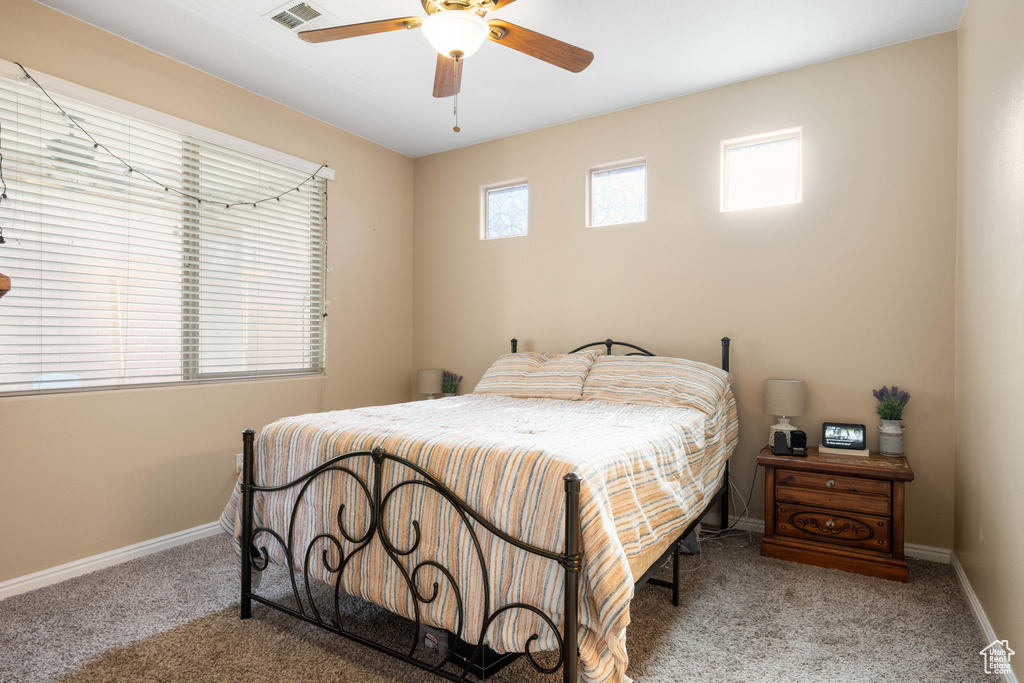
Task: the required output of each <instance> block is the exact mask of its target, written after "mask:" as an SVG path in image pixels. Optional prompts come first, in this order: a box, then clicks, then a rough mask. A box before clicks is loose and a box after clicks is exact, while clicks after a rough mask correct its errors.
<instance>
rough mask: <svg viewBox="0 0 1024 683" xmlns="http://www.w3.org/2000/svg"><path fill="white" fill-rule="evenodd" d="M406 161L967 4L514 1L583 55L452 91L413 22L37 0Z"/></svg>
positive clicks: (935, 0)
mask: <svg viewBox="0 0 1024 683" xmlns="http://www.w3.org/2000/svg"><path fill="white" fill-rule="evenodd" d="M40 1H41V2H42V3H43V4H45V5H47V6H49V7H53V8H54V9H57V10H60V11H61V12H64V13H66V14H70V15H71V16H74V17H77V18H79V19H82V20H84V21H86V22H88V23H90V24H93V25H94V26H98V27H100V28H102V29H104V30H106V31H110V32H111V33H115V34H117V35H119V36H122V37H124V38H127V39H128V40H131V41H133V42H135V43H138V44H140V45H143V46H145V47H147V48H150V49H152V50H155V51H157V52H159V53H161V54H164V55H167V56H168V57H172V58H174V59H176V60H178V61H181V62H184V63H185V64H189V65H191V66H193V67H196V68H197V69H201V70H202V71H205V72H207V73H209V74H212V75H214V76H217V77H219V78H222V79H224V80H226V81H229V82H231V83H234V84H236V85H239V86H242V87H243V88H247V89H248V90H251V91H253V92H256V93H259V94H260V95H263V96H265V97H268V98H270V99H272V100H275V101H277V102H281V103H283V104H286V105H288V106H290V107H292V108H294V109H297V110H299V111H301V112H304V113H306V114H309V115H311V116H315V117H316V118H318V119H321V120H323V121H326V122H328V123H331V124H333V125H335V126H338V127H339V128H343V129H345V130H348V131H351V132H353V133H356V134H357V135H361V136H363V137H365V138H368V139H370V140H373V141H374V142H377V143H380V144H382V145H385V146H387V147H390V148H391V149H394V150H397V151H399V152H402V153H404V154H407V155H409V156H413V157H416V156H422V155H424V154H431V153H434V152H440V151H443V150H448V149H454V148H456V147H463V146H466V145H471V144H475V143H478V142H482V141H484V140H491V139H494V138H499V137H504V136H506V135H512V134H514V133H521V132H523V131H528V130H533V129H536V128H543V127H545V126H550V125H554V124H557V123H563V122H566V121H572V120H575V119H580V118H585V117H588V116H593V115H596V114H601V113H605V112H609V111H615V110H617V109H623V108H626V107H632V106H635V105H638V104H643V103H646V102H654V101H657V100H662V99H666V98H669V97H675V96H678V95H683V94H686V93H690V92H695V91H698V90H705V89H708V88H714V87H717V86H721V85H725V84H728V83H735V82H737V81H742V80H747V79H750V78H756V77H758V76H763V75H765V74H770V73H774V72H777V71H784V70H786V69H792V68H795V67H799V66H804V65H807V64H813V63H816V62H821V61H825V60H828V59H834V58H836V57H842V56H844V55H850V54H854V53H857V52H863V51H865V50H871V49H874V48H878V47H883V46H886V45H892V44H895V43H900V42H903V41H907V40H912V39H914V38H921V37H924V36H928V35H932V34H935V33H942V32H944V31H951V30H953V29H955V28H956V27H957V25H958V24H959V21H960V17H961V15H962V14H963V10H964V7H965V5H966V4H967V0H674V1H673V2H645V1H641V0H586V1H584V0H557V1H556V0H518V2H515V3H514V4H512V5H510V6H508V7H506V8H504V9H502V10H499V11H498V12H496V13H494V14H493V15H489V16H495V17H500V18H502V19H505V20H507V21H510V22H512V23H515V24H519V25H521V26H524V27H526V28H530V29H533V30H535V31H539V32H541V33H546V34H548V35H550V36H552V37H555V38H558V39H560V40H564V41H566V42H569V43H572V44H575V45H579V46H580V47H583V48H586V49H588V50H590V51H592V52H593V53H594V54H595V55H596V57H595V59H594V63H593V64H592V65H591V66H590V67H589V68H588V69H587V70H586V71H584V72H583V73H580V74H571V73H569V72H567V71H563V70H562V69H559V68H556V67H553V66H551V65H549V64H546V63H544V62H540V61H538V60H535V59H532V58H530V57H527V56H526V55H523V54H520V53H518V52H515V51H513V50H510V49H508V48H505V47H502V46H500V45H497V44H494V43H489V42H488V43H485V44H484V45H483V46H482V47H481V48H480V51H479V52H478V53H477V54H475V55H473V56H471V57H469V58H468V59H467V60H466V66H465V72H464V75H463V82H462V93H461V94H460V95H459V124H460V126H461V127H462V132H461V133H455V132H453V131H452V125H453V119H452V101H451V99H450V98H449V99H434V98H433V97H432V96H431V89H432V86H433V77H434V54H435V53H434V52H433V50H432V49H431V47H430V45H429V44H428V43H427V41H426V40H425V39H424V38H423V36H422V35H421V33H420V32H419V31H396V32H393V33H384V34H379V35H374V36H366V37H362V38H354V39H350V40H343V41H338V42H334V43H323V44H319V45H312V44H307V43H305V42H303V41H301V40H300V39H299V38H298V37H296V36H295V35H294V34H292V33H290V32H289V31H287V30H286V29H284V28H282V27H280V26H278V25H277V24H275V23H273V22H271V21H270V20H268V19H264V18H263V15H264V14H266V13H267V12H269V11H270V10H272V9H275V8H276V7H278V6H279V5H281V4H283V2H284V0H89V1H88V2H83V1H82V0H40ZM313 2H314V4H316V5H318V6H319V7H321V8H323V9H325V10H327V11H328V12H330V13H332V14H333V15H334V16H335V17H337V18H338V19H339V20H340V21H341V23H345V24H348V23H358V22H363V21H373V20H377V19H389V18H393V17H402V16H410V15H418V16H422V15H424V12H423V9H422V6H421V5H420V3H419V0H370V1H369V2H367V1H366V0H313Z"/></svg>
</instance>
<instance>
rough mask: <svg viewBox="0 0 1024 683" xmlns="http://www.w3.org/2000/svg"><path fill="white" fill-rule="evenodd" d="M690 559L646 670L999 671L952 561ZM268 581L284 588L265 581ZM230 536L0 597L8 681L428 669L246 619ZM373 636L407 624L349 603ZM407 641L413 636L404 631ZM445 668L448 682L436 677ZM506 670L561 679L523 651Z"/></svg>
mask: <svg viewBox="0 0 1024 683" xmlns="http://www.w3.org/2000/svg"><path fill="white" fill-rule="evenodd" d="M703 551H704V552H703V554H702V555H700V556H695V557H684V564H683V566H684V568H685V569H687V570H689V572H688V573H687V574H686V575H685V581H684V589H683V594H682V604H681V606H680V607H678V608H674V607H672V605H671V602H670V599H669V598H670V594H669V593H668V592H667V591H664V590H662V589H657V588H653V587H648V588H645V589H643V590H642V591H640V592H639V594H638V595H637V597H636V599H635V601H634V603H633V609H632V615H633V617H632V618H633V623H632V624H631V626H630V629H629V636H628V638H629V640H628V647H629V653H630V675H631V676H633V677H634V678H635V679H636V680H637V681H744V682H753V681H799V682H812V681H821V682H828V683H836V682H837V681H850V682H857V681H865V682H867V681H872V682H874V681H991V679H992V677H991V676H985V674H984V673H983V671H982V666H981V658H980V657H979V656H978V651H979V650H980V649H981V648H982V647H983V646H984V645H985V643H984V642H983V640H982V634H981V632H980V630H979V629H978V627H977V626H976V624H975V623H974V621H973V619H972V617H971V615H970V612H969V611H968V607H967V604H966V602H965V600H964V599H963V597H962V595H961V593H960V589H959V586H958V585H957V583H956V579H955V576H954V574H953V571H952V570H951V568H950V567H948V566H945V565H939V564H934V563H929V562H920V561H912V562H911V569H910V571H911V582H910V583H909V584H906V585H904V584H897V583H892V582H888V581H883V580H880V579H871V578H867V577H862V576H856V575H853V574H846V573H843V572H839V571H834V570H826V569H819V568H816V567H808V566H804V565H799V564H794V563H788V562H782V561H779V560H771V559H766V558H762V557H761V556H760V555H759V554H758V550H757V538H756V537H755V538H754V543H753V544H750V543H749V542H748V541H747V540H746V538H745V537H744V538H733V539H729V540H728V541H726V542H714V543H704V544H703ZM264 588H265V589H266V590H269V591H272V592H280V591H282V590H285V587H284V586H283V585H282V584H280V583H275V582H268V584H267V585H265V586H264ZM236 589H237V578H236V575H235V567H234V562H233V556H232V553H231V547H230V544H229V542H228V539H227V538H226V537H223V536H219V537H215V538H211V539H206V540H203V541H198V542H196V543H192V544H189V545H188V546H182V547H180V548H175V549H173V550H169V551H166V552H164V553H160V554H158V555H153V556H150V557H147V558H143V559H141V560H136V561H133V562H130V563H127V564H124V565H120V566H117V567H113V568H110V569H106V570H103V571H100V572H96V573H94V574H90V575H88V576H84V577H80V578H78V579H73V580H71V581H68V582H65V583H64V584H59V585H57V586H51V587H48V588H44V589H41V590H38V591H35V592H33V593H29V594H25V595H20V596H16V597H13V598H9V599H7V600H5V601H2V602H0V681H3V682H4V683H8V682H10V683H13V682H14V681H53V680H64V681H73V682H75V683H78V682H84V681H90V682H92V681H96V682H100V683H103V682H106V681H110V682H113V681H118V682H120V681H168V682H170V681H176V682H179V681H213V682H216V681H241V680H251V681H275V682H280V683H289V682H292V681H294V682H296V683H318V682H320V681H339V682H340V681H368V682H376V681H423V680H427V679H428V677H427V676H426V675H425V674H424V673H423V672H421V671H420V670H418V669H415V668H413V667H410V666H408V665H406V664H404V663H401V662H398V661H395V660H391V659H389V658H387V657H384V656H382V655H380V654H378V653H376V652H374V651H373V650H370V649H368V648H365V647H362V646H360V645H358V644H356V643H352V642H350V641H347V640H343V639H339V638H337V637H335V636H333V635H332V634H329V633H325V632H322V631H319V630H318V629H316V628H313V627H310V626H306V625H305V624H302V623H299V622H297V621H294V620H291V619H290V618H288V617H287V616H286V615H283V614H280V613H278V612H276V611H273V610H269V609H267V608H263V607H257V608H256V609H255V610H254V616H253V618H252V619H250V620H248V621H244V622H243V621H241V620H239V619H238V616H237V602H236V597H235V592H236ZM344 609H345V612H346V615H347V619H348V620H349V621H350V622H351V623H354V624H357V625H359V627H360V628H363V629H365V630H366V632H367V633H378V634H381V635H383V634H384V633H387V632H388V628H389V627H398V628H400V629H403V630H401V631H400V632H401V634H402V638H408V637H409V636H408V627H407V626H405V625H404V623H403V622H399V620H397V619H396V618H394V617H390V616H389V615H388V614H387V613H384V612H383V611H382V610H379V609H377V608H375V607H373V606H368V605H365V604H363V603H359V602H357V601H350V602H346V604H345V607H344ZM404 642H408V640H406V641H404ZM436 680H439V679H436ZM491 680H495V681H506V682H507V681H535V680H536V681H540V680H547V681H558V680H560V679H559V678H557V677H542V676H539V675H537V674H536V673H535V672H534V671H533V670H532V669H531V668H530V667H529V665H528V664H527V663H526V662H525V661H524V660H519V661H518V662H516V663H515V664H514V665H512V666H511V667H509V668H508V669H506V670H505V671H503V672H501V674H499V675H498V676H497V677H495V678H493V679H491Z"/></svg>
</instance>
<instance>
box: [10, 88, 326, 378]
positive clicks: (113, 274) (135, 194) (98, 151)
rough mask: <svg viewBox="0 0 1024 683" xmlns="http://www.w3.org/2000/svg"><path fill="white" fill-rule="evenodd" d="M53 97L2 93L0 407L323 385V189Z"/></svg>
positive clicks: (32, 91)
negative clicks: (4, 283)
mask: <svg viewBox="0 0 1024 683" xmlns="http://www.w3.org/2000/svg"><path fill="white" fill-rule="evenodd" d="M53 97H54V99H55V100H56V101H57V102H58V103H59V104H60V105H61V107H63V108H64V110H65V111H66V112H67V113H68V116H67V117H65V116H64V115H62V114H61V113H60V112H59V111H58V110H57V108H56V107H54V105H53V104H52V103H51V102H49V100H47V99H46V97H45V95H43V93H42V92H41V91H40V90H39V89H38V88H37V87H36V86H35V85H33V84H31V83H21V82H18V81H14V80H9V79H6V78H0V153H2V154H3V174H4V178H5V179H6V182H7V199H6V200H4V201H3V202H2V203H0V227H2V228H3V230H4V236H5V238H6V244H4V245H2V246H0V272H3V273H4V274H5V275H8V276H9V277H10V278H11V281H12V289H11V292H10V293H9V294H8V295H7V296H5V297H4V298H3V300H2V301H0V393H6V394H11V393H31V392H37V391H47V390H73V389H78V388H82V389H86V388H94V389H95V388H115V387H121V386H138V385H143V384H154V383H173V382H195V381H205V380H223V379H233V378H247V377H268V376H276V375H291V374H298V373H318V372H322V371H323V367H324V321H323V315H324V305H325V301H324V294H325V251H326V210H327V207H326V196H325V190H326V181H325V180H324V179H322V178H319V177H314V178H308V174H306V173H303V172H301V171H297V170H294V169H291V168H288V167H285V166H282V165H280V164H277V163H273V162H269V161H266V160H262V159H259V158H257V157H255V156H252V155H250V154H245V153H241V152H237V151H233V150H231V149H228V148H226V147H223V146H219V145H215V144H211V143H209V142H205V141H202V140H199V139H196V138H193V137H190V136H187V135H184V134H179V133H176V132H174V131H173V130H168V129H166V128H162V127H160V126H157V125H153V124H151V123H147V122H144V121H140V120H137V119H134V118H132V117H128V116H124V115H121V114H117V113H114V112H111V111H107V110H105V109H101V108H98V107H94V106H92V105H88V104H84V103H81V102H77V101H74V100H72V99H69V98H65V97H60V96H58V95H53ZM75 123H78V124H80V125H81V127H82V128H84V129H85V130H87V131H88V132H89V133H90V134H91V135H92V136H93V137H94V138H96V140H98V141H99V143H100V144H101V145H102V146H106V147H108V148H109V149H110V151H111V152H113V153H114V154H116V155H117V156H119V157H121V158H122V159H123V160H124V161H125V162H126V163H127V164H128V166H129V167H130V168H131V169H132V170H129V169H128V168H126V167H125V166H124V165H123V164H122V163H121V162H119V161H118V160H117V159H115V158H114V157H113V156H112V155H111V154H110V153H108V152H107V151H106V150H104V149H103V147H102V146H99V147H97V146H95V145H94V143H93V142H92V141H91V140H89V139H88V138H87V137H86V136H85V135H84V134H83V133H82V131H81V130H80V129H79V128H78V127H77V126H76V125H75ZM144 175H145V176H149V178H152V179H154V180H156V181H157V182H152V181H151V180H149V179H147V178H145V177H144ZM307 178H308V179H307ZM165 187H167V188H170V189H164V188H165ZM296 187H298V189H293V188H296ZM179 192H180V193H181V194H179ZM282 193H284V194H283V196H281V197H280V199H279V200H272V201H266V202H260V203H257V204H256V205H255V206H253V204H252V202H257V201H258V200H260V199H263V198H265V197H274V196H277V195H279V194H282ZM183 195H190V196H191V197H195V198H196V199H192V198H189V197H186V196H183ZM236 202H249V203H248V204H245V205H241V206H231V207H230V208H227V207H226V205H227V204H234V203H236Z"/></svg>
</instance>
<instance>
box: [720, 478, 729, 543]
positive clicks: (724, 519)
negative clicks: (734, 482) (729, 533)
mask: <svg viewBox="0 0 1024 683" xmlns="http://www.w3.org/2000/svg"><path fill="white" fill-rule="evenodd" d="M721 504H722V508H721V516H720V521H721V528H722V531H725V530H726V529H728V528H729V461H728V460H726V461H725V476H724V477H722V501H721Z"/></svg>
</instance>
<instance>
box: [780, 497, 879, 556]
mask: <svg viewBox="0 0 1024 683" xmlns="http://www.w3.org/2000/svg"><path fill="white" fill-rule="evenodd" d="M775 533H776V534H779V535H781V536H791V537H794V538H802V539H808V540H813V541H821V542H823V543H832V544H835V545H845V546H852V547H855V548H864V549H866V550H877V551H879V552H885V553H887V552H889V518H888V517H876V516H874V515H864V514H859V513H850V512H840V511H838V510H823V509H820V508H814V507H807V506H805V505H789V504H786V503H776V504H775Z"/></svg>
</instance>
